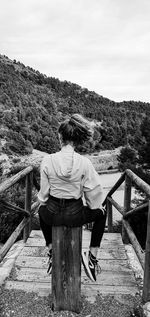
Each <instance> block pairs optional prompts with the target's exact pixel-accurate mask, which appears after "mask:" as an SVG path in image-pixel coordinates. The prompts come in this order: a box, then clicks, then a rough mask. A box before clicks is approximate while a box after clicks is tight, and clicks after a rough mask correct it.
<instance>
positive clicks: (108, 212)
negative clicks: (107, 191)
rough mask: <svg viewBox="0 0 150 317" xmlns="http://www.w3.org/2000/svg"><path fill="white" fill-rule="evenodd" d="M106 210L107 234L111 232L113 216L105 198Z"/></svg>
mask: <svg viewBox="0 0 150 317" xmlns="http://www.w3.org/2000/svg"><path fill="white" fill-rule="evenodd" d="M106 210H107V215H108V217H107V219H108V232H113V215H112V203H111V202H110V201H109V199H108V198H107V200H106Z"/></svg>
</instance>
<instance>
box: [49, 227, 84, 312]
mask: <svg viewBox="0 0 150 317" xmlns="http://www.w3.org/2000/svg"><path fill="white" fill-rule="evenodd" d="M52 249H53V261H52V309H53V310H54V311H55V310H56V311H60V310H68V311H74V312H76V313H79V312H80V309H81V250H82V228H81V227H74V228H70V227H65V226H60V227H53V228H52Z"/></svg>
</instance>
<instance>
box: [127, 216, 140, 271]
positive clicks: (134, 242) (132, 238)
mask: <svg viewBox="0 0 150 317" xmlns="http://www.w3.org/2000/svg"><path fill="white" fill-rule="evenodd" d="M122 222H123V225H124V227H125V229H126V231H127V234H128V236H129V239H130V242H131V243H132V245H133V248H134V250H135V252H136V254H137V257H138V259H139V261H140V263H141V266H142V268H143V270H144V263H145V260H144V258H145V257H144V253H143V250H142V248H141V246H140V244H139V242H138V240H137V238H136V235H135V234H134V232H133V230H132V228H131V226H130V224H129V223H128V221H127V220H124V219H123V220H122Z"/></svg>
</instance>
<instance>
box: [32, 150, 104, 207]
mask: <svg viewBox="0 0 150 317" xmlns="http://www.w3.org/2000/svg"><path fill="white" fill-rule="evenodd" d="M40 185H41V186H40V191H39V193H38V199H39V201H40V203H41V204H46V201H47V200H48V198H49V195H51V196H54V197H57V198H65V199H71V198H74V199H79V198H80V197H83V195H84V198H85V201H86V204H87V205H88V206H89V207H90V208H91V209H96V208H101V207H102V202H103V190H102V185H101V183H100V176H99V175H98V173H97V172H96V171H95V169H94V167H93V165H92V163H91V161H90V160H89V159H88V158H87V157H84V156H82V155H80V154H78V153H77V152H75V151H74V148H73V147H72V146H71V145H66V146H63V147H62V149H61V151H59V152H57V153H54V154H49V155H46V156H45V157H44V159H43V161H42V164H41V181H40Z"/></svg>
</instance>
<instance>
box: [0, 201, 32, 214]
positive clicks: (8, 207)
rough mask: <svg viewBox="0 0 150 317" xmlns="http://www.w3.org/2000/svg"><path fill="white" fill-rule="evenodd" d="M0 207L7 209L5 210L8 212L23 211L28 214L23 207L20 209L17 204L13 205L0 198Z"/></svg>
mask: <svg viewBox="0 0 150 317" xmlns="http://www.w3.org/2000/svg"><path fill="white" fill-rule="evenodd" d="M0 208H1V209H2V210H3V209H4V210H7V211H10V212H12V211H13V212H16V213H23V214H25V215H26V216H30V213H29V211H28V210H25V209H22V208H20V207H18V206H14V205H12V204H10V203H8V202H6V201H4V200H0Z"/></svg>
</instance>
